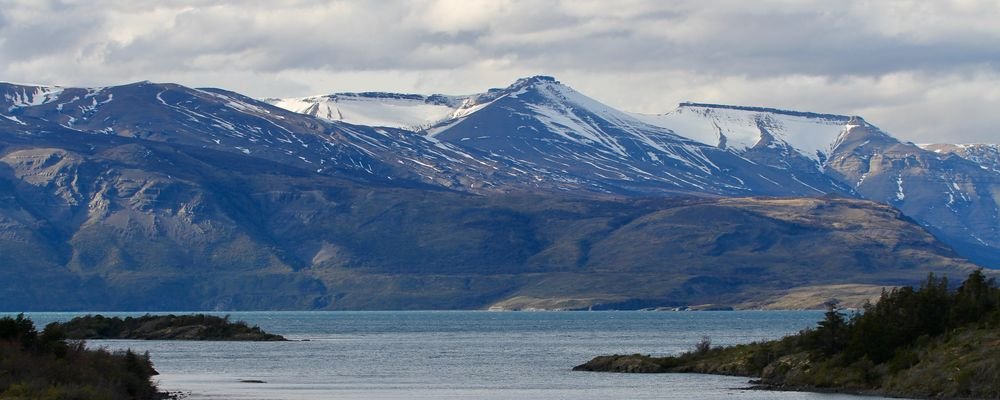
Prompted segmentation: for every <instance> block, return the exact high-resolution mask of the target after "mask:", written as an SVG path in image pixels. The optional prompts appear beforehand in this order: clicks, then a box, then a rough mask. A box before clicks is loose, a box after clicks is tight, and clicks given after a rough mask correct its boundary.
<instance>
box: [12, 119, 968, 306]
mask: <svg viewBox="0 0 1000 400" xmlns="http://www.w3.org/2000/svg"><path fill="white" fill-rule="evenodd" d="M22 139H23V137H21V136H19V135H14V136H11V135H3V136H0V142H2V146H3V147H2V148H3V151H2V153H0V172H2V173H0V177H2V178H0V188H2V189H3V190H4V191H3V192H2V193H3V196H0V199H2V203H0V206H2V208H0V219H2V221H4V222H3V224H4V225H3V226H4V229H3V231H2V236H0V237H2V238H3V239H2V240H0V246H4V247H3V248H4V250H5V251H4V252H3V253H2V256H0V257H4V258H3V261H4V262H3V264H0V266H2V268H0V271H2V272H0V273H2V274H3V277H4V279H2V280H0V292H2V293H4V294H5V295H4V296H3V297H2V298H3V303H0V307H2V308H4V309H146V310H157V309H159V310H163V309H314V308H318V309H428V308H484V307H488V306H491V305H494V304H499V306H500V307H514V308H518V307H540V306H541V307H548V308H567V307H568V308H579V307H589V306H595V307H617V308H634V307H647V306H675V305H686V304H701V303H706V302H712V303H723V304H734V305H736V304H741V303H743V302H747V301H751V300H760V299H762V298H769V297H776V296H781V295H783V294H784V293H785V291H786V289H788V288H790V287H794V286H801V285H831V284H839V283H856V284H872V285H885V284H888V285H895V284H899V283H906V282H914V281H917V280H919V279H920V278H921V277H923V276H924V275H925V274H926V273H927V272H928V271H935V272H938V273H946V274H958V273H964V271H965V270H967V269H968V268H971V267H972V266H971V265H970V264H968V263H965V262H964V261H962V260H961V259H959V258H957V257H956V256H955V255H954V254H953V253H951V252H950V250H948V248H946V247H944V246H943V245H941V244H940V243H939V242H937V241H936V240H935V239H934V238H933V237H932V236H930V235H929V234H928V233H927V232H925V231H924V230H922V229H921V228H919V227H918V226H916V225H914V224H913V223H912V222H911V221H910V220H908V219H906V218H905V217H902V216H901V215H900V214H899V213H898V212H896V211H894V210H892V209H891V208H888V207H886V206H881V205H877V204H874V203H869V202H864V201H858V200H846V199H830V198H827V199H798V200H795V199H791V200H767V199H730V200H711V199H658V200H644V199H632V200H620V201H597V200H586V199H567V198H564V197H561V196H560V197H556V196H548V195H527V194H522V195H502V196H500V195H498V196H489V197H480V196H474V195H469V194H462V193H458V192H452V191H446V190H432V189H428V188H407V187H394V186H391V185H388V184H373V183H369V182H358V181H355V180H349V179H341V178H337V177H333V176H328V175H324V174H319V173H316V172H314V171H309V170H304V169H299V168H295V167H291V166H287V165H284V164H281V163H273V162H268V161H264V160H261V159H256V158H252V157H248V156H245V155H241V154H236V153H228V152H219V151H216V150H212V149H206V148H201V147H191V146H183V145H177V144H168V143H160V142H150V141H145V140H138V139H130V138H122V137H115V136H90V135H85V136H80V135H77V134H75V133H68V134H57V133H51V134H38V135H35V136H34V137H32V138H31V140H30V141H29V142H30V146H29V145H28V144H27V143H25V141H24V140H22ZM74 139H75V140H74ZM83 139H86V140H83ZM845 249H851V250H850V251H845Z"/></svg>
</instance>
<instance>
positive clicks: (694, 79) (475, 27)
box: [0, 0, 1000, 141]
mask: <svg viewBox="0 0 1000 400" xmlns="http://www.w3.org/2000/svg"><path fill="white" fill-rule="evenodd" d="M440 1H441V0H414V1H402V0H386V1H377V2H365V1H345V2H335V3H334V2H310V1H291V2H283V3H281V4H277V3H275V2H272V1H263V0H260V1H257V0H253V1H249V0H248V1H236V0H220V1H214V2H201V1H194V0H177V1H171V2H163V3H159V4H156V3H147V2H134V1H125V0H105V1H99V0H98V1H94V2H86V3H83V2H66V3H61V2H37V1H34V0H23V1H17V0H0V57H2V58H0V73H2V74H3V76H4V79H18V78H19V79H22V80H26V81H37V80H39V79H43V78H44V79H54V80H57V81H58V82H61V83H65V84H114V83H120V82H122V81H131V80H141V79H152V80H161V81H162V80H170V79H178V80H181V81H182V82H180V83H198V84H201V85H205V84H208V85H216V86H223V84H231V85H232V86H230V87H228V88H229V89H232V90H237V91H242V92H246V93H248V94H252V95H268V96H284V95H293V94H301V93H303V92H305V93H308V94H315V93H324V92H331V91H336V90H342V89H343V87H339V86H338V85H343V84H344V83H343V82H344V80H343V79H349V80H350V82H349V83H350V84H352V85H360V84H361V83H363V82H357V81H356V79H366V80H370V86H371V87H373V88H374V87H379V88H382V89H391V88H385V87H384V86H383V82H384V81H385V79H380V78H378V76H379V74H382V75H383V76H389V75H391V76H393V78H392V81H393V82H406V83H405V85H404V86H403V87H399V88H398V89H397V90H400V91H414V90H417V89H418V88H424V87H426V86H427V85H429V83H428V82H435V83H444V84H446V85H451V86H446V87H441V88H431V89H430V90H433V91H447V90H449V89H451V90H459V91H462V92H470V91H474V90H482V89H484V88H487V87H491V86H502V85H504V84H506V83H508V82H506V81H504V80H512V79H514V78H516V77H517V76H516V74H519V73H547V74H555V75H566V76H569V77H573V78H574V79H576V81H575V82H574V81H571V80H569V79H563V80H564V81H566V82H567V83H570V84H571V85H573V86H575V87H577V88H578V89H580V90H581V91H584V92H585V93H591V92H590V91H588V90H592V92H593V93H591V94H593V95H594V97H596V98H598V99H602V100H603V99H613V100H614V105H616V106H618V107H621V108H625V109H633V110H646V111H649V110H652V109H658V110H662V111H666V110H667V109H669V108H670V107H671V106H672V103H673V102H675V101H677V100H706V101H709V100H710V101H722V102H731V103H735V102H745V101H752V102H756V103H760V105H771V106H784V107H789V108H805V109H815V110H816V111H827V112H845V113H846V112H854V111H868V112H872V113H875V114H876V115H878V116H879V117H880V118H891V119H893V120H905V121H907V122H905V123H897V126H899V127H900V129H905V130H907V131H908V132H925V133H914V134H913V135H914V136H913V137H918V136H921V135H923V136H921V139H920V140H924V139H922V137H926V136H928V135H932V134H933V133H931V131H932V130H933V131H940V130H942V129H951V130H953V131H955V132H964V133H963V134H966V135H967V137H968V138H970V139H986V138H988V137H987V136H986V134H985V133H980V132H985V131H988V130H989V127H991V126H995V125H997V124H998V123H1000V117H996V118H994V117H991V116H982V118H981V120H980V121H977V122H976V123H975V124H973V123H972V122H967V121H965V120H966V119H967V118H937V119H935V120H934V121H930V120H927V121H923V122H921V121H920V119H921V117H919V116H917V117H913V116H912V115H913V114H917V115H920V114H923V115H930V114H928V111H929V110H930V108H931V107H938V108H939V109H936V110H933V111H935V112H939V111H941V110H940V109H941V108H944V109H952V110H954V111H955V115H959V114H961V115H966V114H963V113H961V109H968V108H969V106H970V104H972V103H976V102H977V101H978V102H979V103H983V104H992V103H991V101H992V100H988V99H987V100H984V98H985V97H984V96H985V95H983V94H977V92H975V91H969V90H965V91H962V92H961V95H962V96H965V97H958V96H957V95H955V96H947V95H945V94H940V95H939V96H943V97H946V98H947V100H946V101H944V100H941V98H937V99H936V100H935V99H930V98H927V97H926V96H923V95H922V93H925V92H928V91H935V93H944V92H949V91H951V92H950V93H959V92H957V91H956V89H950V88H949V87H948V86H949V85H953V84H954V83H955V82H966V83H969V82H972V83H973V84H972V86H973V87H976V86H978V87H983V85H991V84H996V82H997V80H996V79H995V78H994V77H995V76H996V75H997V74H1000V28H997V27H996V25H995V24H994V23H993V22H992V21H996V20H1000V7H998V6H996V5H992V3H990V2H986V1H984V2H979V3H976V2H963V3H960V4H959V3H926V2H919V3H913V4H907V3H905V2H904V3H898V2H896V3H892V4H887V3H888V2H874V3H873V2H865V1H844V2H837V3H830V2H825V1H819V0H814V1H799V2H785V1H778V0H775V1H770V0H760V1H755V2H745V1H735V0H733V1H728V0H720V1H716V2H711V3H706V2H703V1H695V0H687V1H671V2H663V1H656V0H650V1H621V2H617V1H616V2H607V1H599V0H595V1H586V0H574V1H557V0H552V1H518V0H511V1H506V0H488V1H483V2H479V3H475V2H472V0H469V1H462V2H454V3H446V2H444V3H442V2H440ZM918 4H919V5H920V6H921V7H916V6H915V5H918ZM968 71H977V72H976V73H969V72H968ZM622 76H636V77H641V79H645V81H642V80H640V78H636V79H631V80H623V79H622V78H621V77H622ZM897 76H920V77H921V78H920V79H904V80H903V81H901V83H898V84H895V85H893V84H888V83H886V82H891V79H893V77H897ZM227 77H232V78H231V79H230V78H227ZM345 77H349V78H345ZM358 77H361V78H358ZM886 77H888V80H882V81H879V80H880V79H883V78H886ZM956 77H958V78H956ZM210 79H215V80H216V81H217V82H218V83H213V82H212V81H210ZM459 79H461V80H464V81H465V82H455V81H457V80H459ZM956 79H957V81H956ZM603 81H607V82H620V84H617V85H612V84H610V83H608V84H605V83H602V82H603ZM650 81H655V82H656V83H655V84H653V83H651V82H650ZM230 82H231V83H230ZM865 82H881V83H878V84H873V85H875V86H874V87H865V84H866V83H865ZM724 85H729V86H724ZM352 87H356V86H352ZM281 88H285V92H281V91H280V89H281ZM679 96H685V97H684V98H676V97H679ZM966 98H968V99H967V100H966ZM935 101H936V103H935ZM822 107H831V108H835V109H832V110H831V109H822ZM963 107H964V108H963ZM920 110H924V111H923V112H921V111H920ZM942 121H944V122H942ZM984 121H985V122H984ZM876 122H877V121H876ZM942 124H943V125H942ZM889 125H892V123H890V124H889ZM932 126H933V127H934V128H933V129H931V128H928V127H932ZM948 127H951V128H948ZM992 140H994V141H995V139H992Z"/></svg>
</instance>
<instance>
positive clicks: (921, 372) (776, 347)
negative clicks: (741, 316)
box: [578, 271, 1000, 398]
mask: <svg viewBox="0 0 1000 400" xmlns="http://www.w3.org/2000/svg"><path fill="white" fill-rule="evenodd" d="M998 345H1000V289H998V287H997V284H996V282H995V281H994V280H993V279H987V278H986V277H985V275H984V274H983V273H982V271H976V272H973V273H972V274H971V275H970V276H969V278H968V279H967V280H966V281H965V282H964V283H963V284H962V285H961V286H960V287H959V288H958V289H957V290H955V291H949V287H948V281H947V280H945V279H943V278H938V277H936V276H934V275H930V276H928V278H927V279H926V280H925V281H924V283H923V284H922V285H921V286H920V287H919V288H917V289H914V288H911V287H904V288H899V289H893V290H891V291H887V292H884V293H883V294H882V297H881V298H880V300H879V301H878V303H876V304H868V305H867V306H866V307H865V308H864V310H862V312H860V313H855V314H853V315H852V316H850V317H849V318H847V317H845V315H844V314H843V313H842V312H841V310H839V309H838V308H837V307H836V306H835V305H832V304H831V305H830V307H829V309H828V310H827V312H826V315H825V318H824V319H823V320H822V321H820V322H819V324H818V326H817V327H816V328H815V329H807V330H804V331H802V332H801V333H799V334H798V335H793V336H789V337H786V338H783V339H781V340H775V341H770V342H763V343H751V344H746V345H737V346H732V347H727V348H712V349H710V350H706V351H703V350H702V349H700V348H696V350H695V351H691V352H689V353H685V354H681V355H679V356H676V357H663V358H651V357H645V358H644V359H635V357H636V356H610V357H604V358H601V357H598V358H595V359H594V360H592V361H591V362H590V363H587V364H584V365H582V366H580V367H578V368H579V369H581V370H587V371H617V372H630V371H626V370H622V369H621V368H620V366H628V365H633V364H636V363H637V362H639V361H641V362H642V363H644V365H659V366H660V367H661V369H662V371H661V372H699V373H717V374H735V375H745V376H758V377H760V378H761V381H762V382H763V383H764V384H767V385H772V386H775V387H783V388H798V389H809V388H832V389H836V390H846V391H857V392H865V393H884V394H891V395H896V396H904V397H940V398H1000V346H998ZM615 368H618V369H615Z"/></svg>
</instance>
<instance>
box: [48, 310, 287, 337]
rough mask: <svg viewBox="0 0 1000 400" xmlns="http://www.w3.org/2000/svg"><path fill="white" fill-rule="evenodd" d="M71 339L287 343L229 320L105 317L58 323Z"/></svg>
mask: <svg viewBox="0 0 1000 400" xmlns="http://www.w3.org/2000/svg"><path fill="white" fill-rule="evenodd" d="M55 325H56V326H58V327H59V328H60V329H61V330H62V331H63V332H65V334H66V337H67V338H69V339H81V340H82V339H143V340H216V341H247V342H273V341H284V340H286V339H285V338H284V337H283V336H281V335H275V334H271V333H267V332H264V331H263V330H262V329H260V328H259V327H256V326H252V327H251V326H249V325H247V323H246V322H243V321H236V322H232V321H230V320H229V316H226V317H216V316H211V315H204V314H196V315H173V314H170V315H149V314H146V315H143V316H141V317H125V318H120V317H105V316H103V315H100V314H98V315H87V316H84V317H76V318H73V319H71V320H69V321H67V322H62V323H55Z"/></svg>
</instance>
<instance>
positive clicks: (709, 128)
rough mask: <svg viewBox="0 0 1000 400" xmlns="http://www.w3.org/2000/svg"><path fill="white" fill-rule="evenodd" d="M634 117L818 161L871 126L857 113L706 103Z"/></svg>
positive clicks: (699, 137) (725, 145) (697, 136)
mask: <svg viewBox="0 0 1000 400" xmlns="http://www.w3.org/2000/svg"><path fill="white" fill-rule="evenodd" d="M636 117H637V118H639V119H641V120H642V121H643V122H645V123H648V124H651V125H654V126H659V127H663V128H666V129H669V130H671V131H673V132H674V133H676V134H678V135H681V136H685V137H688V138H690V139H693V140H696V141H699V142H702V143H705V144H709V145H712V146H716V147H719V148H722V149H728V150H732V151H735V152H737V153H743V152H746V151H749V150H751V149H764V148H774V149H779V150H786V149H787V150H794V151H795V152H797V153H799V154H801V155H802V156H804V157H806V158H808V159H811V160H813V161H814V162H816V163H817V164H822V162H823V160H825V159H827V158H828V157H829V155H830V153H831V151H832V150H833V149H834V148H835V147H836V144H837V143H838V142H839V141H840V140H841V139H842V137H843V136H844V135H846V134H847V133H848V132H849V131H851V130H852V129H853V128H857V127H872V126H871V125H870V124H868V123H867V122H865V121H864V119H863V118H861V117H857V116H854V117H852V116H845V115H835V114H818V113H811V112H800V111H791V110H781V109H776V108H766V107H744V106H732V105H721V104H706V103H681V104H680V105H679V106H678V108H677V109H676V110H675V111H673V112H670V113H667V114H661V115H636ZM872 128H874V127H872Z"/></svg>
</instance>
